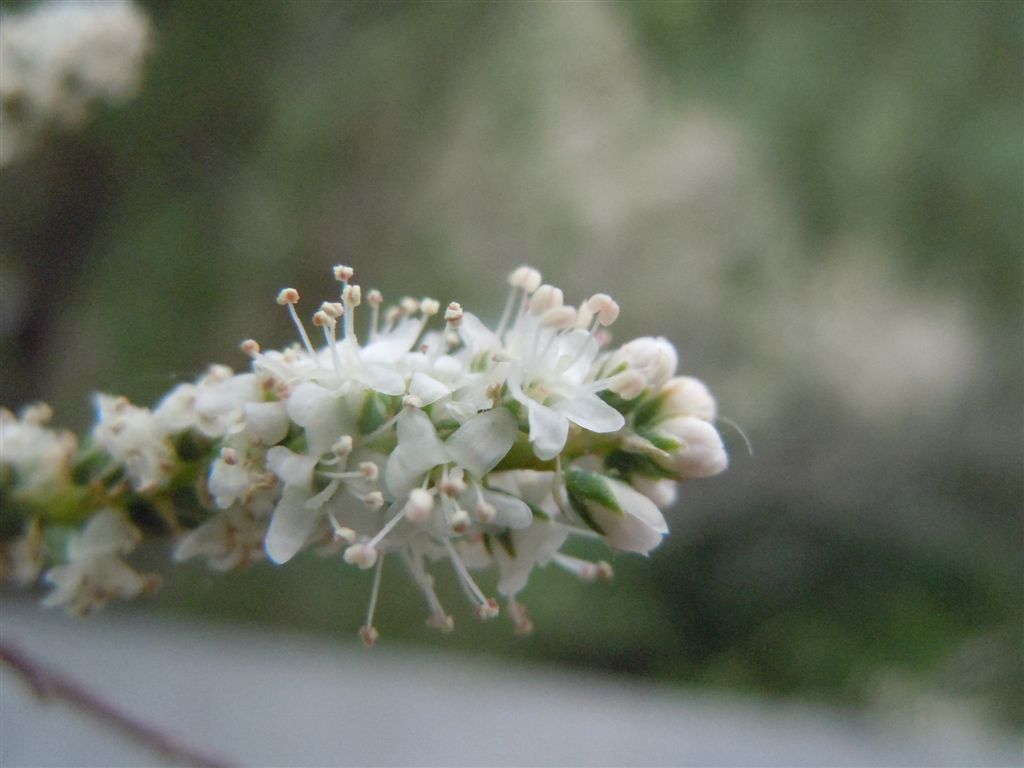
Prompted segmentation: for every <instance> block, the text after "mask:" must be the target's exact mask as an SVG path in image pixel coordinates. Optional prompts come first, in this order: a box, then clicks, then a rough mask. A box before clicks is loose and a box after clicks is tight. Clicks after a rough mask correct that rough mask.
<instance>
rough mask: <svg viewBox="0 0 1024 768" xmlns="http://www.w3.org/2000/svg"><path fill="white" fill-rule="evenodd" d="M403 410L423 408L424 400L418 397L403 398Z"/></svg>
mask: <svg viewBox="0 0 1024 768" xmlns="http://www.w3.org/2000/svg"><path fill="white" fill-rule="evenodd" d="M402 407H403V408H422V407H423V400H422V399H421V398H419V397H417V396H416V395H406V396H405V397H403V398H402Z"/></svg>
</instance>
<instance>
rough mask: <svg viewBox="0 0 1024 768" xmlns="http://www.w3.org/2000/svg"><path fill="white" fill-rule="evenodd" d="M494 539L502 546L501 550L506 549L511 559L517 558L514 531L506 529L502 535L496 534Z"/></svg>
mask: <svg viewBox="0 0 1024 768" xmlns="http://www.w3.org/2000/svg"><path fill="white" fill-rule="evenodd" d="M494 538H496V539H497V540H498V543H499V544H501V548H502V549H504V550H505V551H506V552H507V553H508V556H509V557H511V558H515V556H516V543H515V542H514V541H512V531H510V530H509V529H508V528H506V529H505V530H503V531H501V532H500V533H496V534H494Z"/></svg>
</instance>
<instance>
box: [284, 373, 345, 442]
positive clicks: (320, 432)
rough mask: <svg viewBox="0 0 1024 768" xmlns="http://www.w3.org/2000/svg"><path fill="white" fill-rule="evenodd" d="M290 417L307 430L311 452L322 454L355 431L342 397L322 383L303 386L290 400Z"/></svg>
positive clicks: (297, 389)
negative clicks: (342, 437) (321, 384)
mask: <svg viewBox="0 0 1024 768" xmlns="http://www.w3.org/2000/svg"><path fill="white" fill-rule="evenodd" d="M287 410H288V415H289V416H290V417H291V419H292V421H294V422H295V423H296V424H298V425H299V426H300V427H304V428H305V430H306V440H307V442H308V443H309V450H310V453H313V454H316V455H319V454H321V453H323V452H324V451H327V450H328V449H330V447H331V446H332V445H334V443H335V442H337V440H338V438H339V437H341V436H342V435H344V434H349V433H351V432H352V431H353V428H354V424H350V423H348V422H349V421H351V419H348V418H346V413H345V410H344V406H343V404H342V401H341V398H340V395H339V394H338V393H336V392H332V391H331V390H329V389H325V388H324V387H321V386H320V385H318V384H313V383H311V382H305V383H303V384H300V385H299V386H298V387H296V388H295V391H294V392H292V394H291V396H290V397H289V398H288V405H287Z"/></svg>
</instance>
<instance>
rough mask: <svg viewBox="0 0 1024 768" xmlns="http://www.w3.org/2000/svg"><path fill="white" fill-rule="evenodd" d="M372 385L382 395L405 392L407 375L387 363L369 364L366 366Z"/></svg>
mask: <svg viewBox="0 0 1024 768" xmlns="http://www.w3.org/2000/svg"><path fill="white" fill-rule="evenodd" d="M366 371H367V378H368V380H369V384H370V387H371V388H372V389H373V390H374V391H376V392H380V393H381V394H382V395H402V394H405V377H404V376H402V374H400V373H399V372H398V371H396V370H395V369H394V368H392V367H390V366H387V365H368V366H367V367H366Z"/></svg>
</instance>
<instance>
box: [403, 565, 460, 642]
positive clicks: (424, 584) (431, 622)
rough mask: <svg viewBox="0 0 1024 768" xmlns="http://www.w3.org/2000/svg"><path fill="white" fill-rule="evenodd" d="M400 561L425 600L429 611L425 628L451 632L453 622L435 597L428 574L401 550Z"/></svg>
mask: <svg viewBox="0 0 1024 768" xmlns="http://www.w3.org/2000/svg"><path fill="white" fill-rule="evenodd" d="M402 560H403V562H405V566H406V568H408V569H409V573H410V574H411V575H412V579H413V581H415V582H416V586H418V587H419V588H420V591H421V592H422V593H423V597H424V598H426V601H427V607H428V608H429V610H430V618H428V619H427V626H429V627H433V628H435V629H440V630H441V631H442V632H446V633H447V632H451V631H452V629H454V628H455V622H453V621H452V617H451V616H449V615H448V614H447V613H446V612H445V610H444V606H443V605H441V601H440V600H439V599H438V597H437V593H436V592H434V585H433V583H432V582H433V579H431V577H430V574H428V573H427V572H426V570H425V569H424V568H423V564H422V563H418V562H413V559H412V558H411V557H409V555H408V554H407V553H406V551H405V550H404V549H403V550H402Z"/></svg>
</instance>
